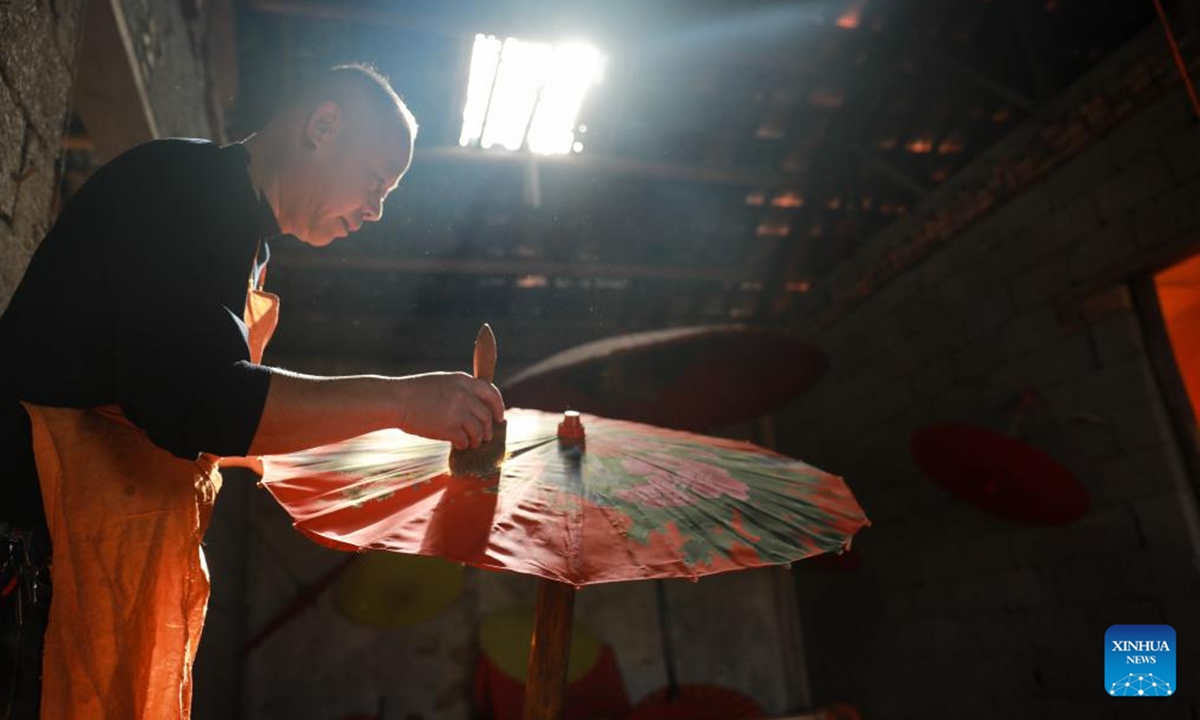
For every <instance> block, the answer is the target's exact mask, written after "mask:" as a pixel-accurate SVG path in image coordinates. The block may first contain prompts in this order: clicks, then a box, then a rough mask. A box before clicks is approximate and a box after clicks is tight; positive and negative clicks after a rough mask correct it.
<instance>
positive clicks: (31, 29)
mask: <svg viewBox="0 0 1200 720" xmlns="http://www.w3.org/2000/svg"><path fill="white" fill-rule="evenodd" d="M83 5H84V2H83V0H57V1H55V2H45V1H41V2H39V1H38V0H16V1H15V2H6V3H2V4H0V311H2V310H3V308H5V307H7V306H8V301H9V298H11V297H12V293H13V290H15V289H16V286H17V283H18V282H19V281H20V279H21V275H22V274H23V273H24V272H25V267H26V265H28V264H29V257H30V255H32V254H33V250H34V248H36V247H37V244H38V243H39V242H41V239H42V236H43V235H44V234H45V232H46V230H47V229H48V228H49V227H50V223H51V222H52V221H53V218H54V211H55V210H54V208H55V175H56V171H55V163H56V160H57V159H58V156H59V146H60V145H61V144H62V137H63V133H64V132H65V130H66V127H65V122H66V118H67V105H68V99H69V97H70V93H71V77H72V72H73V68H74V62H75V50H76V46H77V43H76V39H77V29H78V27H79V22H80V17H81V15H82V10H83Z"/></svg>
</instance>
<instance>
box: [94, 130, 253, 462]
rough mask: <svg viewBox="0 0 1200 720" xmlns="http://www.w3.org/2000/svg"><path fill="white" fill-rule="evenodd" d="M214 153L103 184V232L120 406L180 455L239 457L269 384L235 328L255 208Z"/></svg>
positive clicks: (201, 151)
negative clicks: (106, 189)
mask: <svg viewBox="0 0 1200 720" xmlns="http://www.w3.org/2000/svg"><path fill="white" fill-rule="evenodd" d="M213 155H215V147H212V146H208V147H207V148H205V147H198V148H196V149H195V150H194V151H193V150H192V149H190V148H188V152H183V153H180V154H179V156H171V157H168V158H165V159H160V158H153V157H152V158H150V159H149V160H148V161H145V162H144V163H142V164H141V165H137V164H135V165H133V167H131V168H126V169H125V172H124V173H122V174H120V175H119V176H118V177H117V178H111V179H110V181H111V182H112V187H111V188H110V190H111V193H112V194H111V196H110V202H111V204H110V206H109V213H108V220H109V222H108V223H106V224H107V225H108V232H106V233H105V234H104V235H105V237H104V239H105V241H106V242H107V243H108V248H106V250H107V251H106V252H105V253H104V255H103V257H104V258H105V260H104V262H105V263H106V268H105V270H106V273H105V275H106V281H107V283H108V284H109V286H110V287H109V290H110V292H111V293H112V295H113V297H114V298H115V300H116V302H115V303H114V304H113V307H114V308H115V314H116V317H115V318H114V323H113V325H112V337H111V339H110V342H111V358H112V361H113V364H114V367H115V370H116V375H117V395H118V397H119V404H120V406H121V409H122V410H123V411H124V413H125V415H126V416H127V417H128V418H129V419H130V420H131V421H132V422H133V423H134V424H136V425H138V426H139V427H141V428H142V429H143V430H145V431H146V433H147V434H148V435H149V437H150V439H151V440H152V441H153V442H154V443H155V444H156V445H158V446H160V447H162V448H164V449H166V450H168V451H169V452H171V453H173V454H175V455H177V456H180V457H185V458H194V457H196V456H197V455H198V454H199V453H200V452H211V453H215V454H218V455H244V454H245V453H246V452H247V450H248V448H249V446H250V443H251V441H252V440H253V438H254V433H255V431H256V430H257V428H258V421H259V418H260V416H261V414H262V407H263V404H264V402H265V401H266V394H267V387H268V384H269V382H270V370H269V369H267V368H265V367H262V366H259V365H255V364H252V363H251V362H250V353H249V347H248V345H247V340H246V327H245V325H244V324H243V322H242V311H243V307H244V304H245V297H246V291H247V288H248V278H249V274H250V271H251V268H252V265H253V260H254V253H255V250H256V247H257V237H256V233H255V223H254V216H253V214H252V212H250V211H251V209H252V206H248V204H247V202H246V198H245V197H244V193H242V194H240V195H239V194H238V193H236V192H234V190H236V189H244V188H240V187H234V186H231V184H230V183H229V182H228V181H227V180H228V179H227V178H225V177H223V175H222V171H221V168H220V167H219V165H214V164H213V157H210V156H213ZM248 213H249V214H248Z"/></svg>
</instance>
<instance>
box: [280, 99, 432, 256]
mask: <svg viewBox="0 0 1200 720" xmlns="http://www.w3.org/2000/svg"><path fill="white" fill-rule="evenodd" d="M334 107H335V108H336V106H334ZM321 113H322V110H321V109H320V108H319V109H318V111H317V113H316V121H315V122H316V127H315V129H312V130H306V132H307V135H306V139H307V140H309V141H310V145H309V147H308V151H309V157H308V162H306V163H305V164H304V172H303V173H302V176H303V178H304V181H303V182H301V183H300V184H299V185H300V187H297V188H296V189H297V193H296V196H297V197H296V199H297V200H299V201H300V202H298V203H297V205H298V207H296V209H295V219H294V222H293V223H292V225H293V227H292V228H291V229H290V231H291V233H292V234H293V235H295V236H296V237H298V238H299V239H300V240H301V241H302V242H305V243H307V244H309V245H313V246H315V247H324V246H326V245H329V244H330V243H332V242H333V241H334V240H336V239H338V238H343V237H346V236H347V235H349V234H350V233H352V232H355V231H356V230H358V229H359V227H361V226H362V224H363V223H367V222H375V221H377V220H379V219H380V218H381V217H383V202H384V200H385V199H386V198H387V196H388V194H389V193H390V192H391V191H392V190H394V189H395V187H396V185H397V184H398V183H399V182H400V179H401V178H402V177H403V176H404V173H405V171H406V170H407V169H408V163H409V157H410V149H409V144H408V140H407V138H406V137H404V134H403V133H402V132H400V131H399V130H398V129H397V128H396V127H384V128H380V127H375V126H373V125H372V124H370V123H368V122H364V121H363V119H362V118H361V117H354V116H353V115H352V114H349V113H342V112H340V109H339V111H338V112H333V111H329V112H328V116H327V117H325V118H322V117H320V114H321ZM312 124H313V121H310V125H312Z"/></svg>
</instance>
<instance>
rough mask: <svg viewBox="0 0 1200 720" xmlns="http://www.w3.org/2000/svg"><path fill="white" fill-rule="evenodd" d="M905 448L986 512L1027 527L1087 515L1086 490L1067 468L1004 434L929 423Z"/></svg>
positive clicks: (936, 478)
mask: <svg viewBox="0 0 1200 720" xmlns="http://www.w3.org/2000/svg"><path fill="white" fill-rule="evenodd" d="M909 448H910V450H911V453H912V457H913V461H914V462H915V463H916V464H917V467H919V468H921V470H922V471H923V472H924V473H925V474H926V475H928V476H929V478H930V479H931V480H933V481H934V482H935V483H937V484H938V485H940V486H942V487H943V488H945V489H946V490H948V491H949V492H951V493H953V494H954V495H956V496H958V497H960V498H962V499H964V500H966V501H967V502H969V503H971V504H973V505H976V506H978V507H979V508H981V509H983V510H986V511H988V512H992V513H995V514H997V515H1001V516H1003V517H1006V518H1009V519H1010V520H1015V521H1017V522H1020V523H1024V524H1028V525H1064V524H1067V523H1070V522H1073V521H1075V520H1078V519H1079V518H1081V517H1083V516H1084V515H1085V514H1087V511H1088V504H1089V503H1088V493H1087V489H1086V488H1084V487H1083V485H1082V484H1080V482H1079V481H1078V480H1077V479H1076V478H1075V476H1074V475H1073V474H1072V473H1071V471H1070V470H1068V469H1067V468H1065V467H1063V466H1062V465H1061V464H1059V463H1058V462H1057V461H1056V460H1055V459H1054V458H1052V457H1050V456H1049V455H1048V454H1046V453H1044V452H1042V451H1041V450H1038V449H1037V448H1035V447H1032V446H1030V445H1027V444H1025V443H1023V442H1021V441H1020V440H1016V439H1013V438H1011V437H1009V436H1007V435H1002V434H1000V433H997V432H994V431H992V430H987V429H985V428H981V427H977V426H974V425H967V424H957V423H945V424H937V425H929V426H926V427H924V428H921V429H920V430H918V431H917V432H916V434H914V435H913V437H912V440H911V442H910V444H909Z"/></svg>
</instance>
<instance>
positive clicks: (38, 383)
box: [0, 139, 279, 526]
mask: <svg viewBox="0 0 1200 720" xmlns="http://www.w3.org/2000/svg"><path fill="white" fill-rule="evenodd" d="M248 163H249V154H248V153H247V151H246V149H245V148H244V147H243V146H242V145H240V144H233V145H229V146H227V147H224V148H218V147H217V146H216V145H214V144H212V143H210V142H207V141H202V140H181V139H172V140H156V141H153V142H149V143H146V144H144V145H141V146H139V147H136V148H134V149H133V150H130V151H129V152H127V153H125V154H123V155H121V156H120V157H118V158H116V159H115V160H113V161H112V162H110V163H109V164H107V165H105V166H104V167H103V168H101V169H100V170H98V171H97V172H96V173H95V174H94V175H93V176H92V177H91V178H90V179H89V180H88V181H87V183H85V184H84V186H83V187H82V188H80V189H79V191H78V192H77V193H76V194H75V196H74V197H73V198H71V200H70V201H69V202H68V203H67V205H66V206H65V208H64V209H63V212H62V214H61V215H60V216H59V218H58V221H57V222H56V223H55V225H54V227H53V228H52V229H51V230H50V233H49V234H48V235H47V236H46V238H45V240H43V242H42V243H41V245H40V246H39V247H38V249H37V252H36V253H34V256H33V258H32V260H31V261H30V263H29V268H28V270H26V272H25V276H24V278H23V279H22V281H21V284H20V285H19V286H18V287H17V290H16V293H15V294H14V295H13V298H12V301H11V303H10V304H9V306H8V309H7V310H6V311H5V312H4V314H3V316H0V461H3V462H4V463H6V464H7V465H8V466H9V467H8V469H7V470H0V521H4V520H7V521H9V522H12V523H14V524H17V525H26V526H29V525H34V524H36V525H40V524H41V523H42V522H43V520H42V510H41V500H40V493H39V490H38V482H37V475H36V472H35V471H34V470H33V467H34V466H33V459H32V450H31V447H30V443H29V428H28V418H27V417H26V416H25V414H24V411H23V409H22V408H21V407H20V405H19V404H18V403H17V402H16V401H18V400H26V401H30V402H33V403H36V404H39V405H50V406H56V407H72V408H89V407H98V406H102V405H110V404H116V405H119V406H120V407H121V409H122V411H123V412H124V414H125V415H126V417H128V418H129V419H130V421H132V422H133V423H134V424H135V425H137V426H138V427H140V428H142V429H143V430H145V431H146V433H147V435H148V436H149V438H150V440H151V441H153V442H154V443H155V444H156V445H158V446H159V447H161V448H163V449H165V450H167V451H169V452H171V453H172V454H174V455H177V456H179V457H183V458H195V457H197V456H198V455H199V453H200V452H202V451H203V452H211V453H216V454H219V455H244V454H245V453H246V452H247V449H248V448H249V445H250V442H251V440H252V439H253V437H254V433H255V431H256V429H257V427H258V421H259V417H260V415H261V414H262V407H263V403H264V402H265V400H266V394H267V387H268V383H269V380H270V370H269V369H268V368H265V367H263V366H260V365H255V364H252V363H251V362H250V353H249V346H248V344H247V339H246V327H245V325H244V324H243V322H242V310H243V307H244V305H245V300H246V292H247V289H248V281H249V278H250V276H251V273H252V272H258V271H259V268H257V267H256V266H255V262H256V257H257V258H258V261H259V263H262V262H265V258H266V243H265V242H264V240H265V239H266V238H269V237H272V236H275V235H278V234H279V226H278V225H277V223H276V221H275V217H274V214H273V213H272V212H271V209H270V207H269V205H268V204H267V203H266V202H265V201H264V200H262V199H261V198H260V197H259V196H258V193H257V191H256V190H255V189H254V187H253V185H252V184H251V182H250V178H249V175H248V173H247V165H248Z"/></svg>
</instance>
